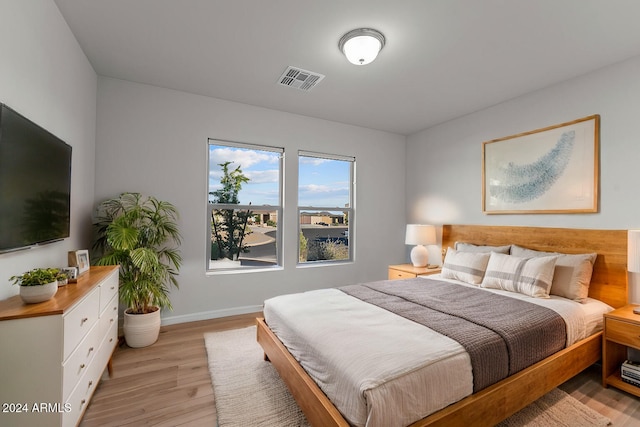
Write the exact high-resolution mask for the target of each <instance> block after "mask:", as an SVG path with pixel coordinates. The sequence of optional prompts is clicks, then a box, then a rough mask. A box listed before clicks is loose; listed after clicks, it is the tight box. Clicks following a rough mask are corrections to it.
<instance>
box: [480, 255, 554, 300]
mask: <svg viewBox="0 0 640 427" xmlns="http://www.w3.org/2000/svg"><path fill="white" fill-rule="evenodd" d="M557 258H558V257H557V256H545V257H537V258H521V257H517V256H513V255H504V254H499V253H496V252H492V253H491V257H490V258H489V263H488V264H487V270H486V271H485V274H484V278H483V279H482V284H481V286H482V287H483V288H492V289H504V290H505V291H511V292H518V293H521V294H524V295H529V296H532V297H536V298H549V290H550V289H551V282H552V280H553V272H554V268H555V265H556V259H557Z"/></svg>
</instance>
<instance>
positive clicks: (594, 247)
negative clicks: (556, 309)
mask: <svg viewBox="0 0 640 427" xmlns="http://www.w3.org/2000/svg"><path fill="white" fill-rule="evenodd" d="M626 241H627V240H626V230H578V229H560V228H540V227H497V226H469V225H446V226H443V231H442V242H443V247H444V248H447V247H452V246H453V245H454V242H468V243H472V244H476V245H495V246H498V245H511V244H515V245H520V246H522V247H525V248H529V249H532V250H537V251H545V252H562V253H565V254H583V253H589V252H594V253H597V254H598V256H597V258H596V259H595V263H594V265H593V274H592V277H591V285H590V287H589V297H591V298H595V299H597V300H600V301H603V302H605V303H606V304H608V305H610V306H611V307H614V308H616V307H620V306H622V305H624V304H625V303H626V299H627V279H626V251H627V246H626ZM416 280H423V279H416ZM425 280H426V279H425ZM407 283H408V282H407ZM257 339H258V342H259V343H260V344H261V345H262V347H263V349H264V352H265V358H268V360H270V361H271V362H272V363H273V365H274V367H275V368H276V369H277V370H278V372H279V374H280V376H281V377H282V379H283V380H284V381H285V383H286V384H287V386H288V387H289V389H290V390H291V392H292V394H293V396H294V398H295V399H296V401H297V402H298V404H299V405H300V407H301V408H302V410H303V411H304V412H305V415H306V416H307V418H308V420H309V421H310V422H311V424H312V425H319V426H331V425H335V426H347V425H349V423H348V422H347V421H346V419H345V418H344V417H343V415H342V414H341V413H340V411H338V410H337V409H336V406H335V405H334V404H333V403H332V401H331V400H329V398H327V396H326V395H325V394H324V393H323V392H322V390H321V389H320V387H319V386H318V384H316V382H315V381H314V380H313V379H312V377H311V376H310V375H309V374H308V373H307V371H305V369H304V368H302V366H301V365H300V363H298V361H297V360H296V358H294V357H293V356H292V355H291V353H290V352H289V350H288V348H287V347H286V346H285V345H284V344H282V342H281V341H280V339H278V337H277V336H276V334H275V333H274V332H273V331H272V330H271V329H270V327H269V325H268V324H267V323H266V322H265V320H264V319H258V337H257ZM601 341H602V333H601V332H597V333H595V334H592V335H590V336H588V337H586V338H581V339H579V340H578V341H577V342H575V343H572V344H571V345H570V346H569V347H566V348H564V349H561V350H559V351H557V352H554V353H553V354H552V355H550V356H548V357H545V358H544V359H543V360H541V361H539V362H537V363H535V364H534V365H532V366H530V367H528V368H526V369H523V370H519V371H518V372H517V373H515V374H513V375H511V376H508V377H507V378H505V379H502V380H500V381H499V382H497V383H495V384H493V385H490V386H488V387H485V388H482V389H481V390H480V391H478V392H475V393H473V394H470V395H469V396H467V397H462V398H460V400H458V401H456V402H455V403H452V404H449V405H448V406H446V407H445V408H444V409H440V410H437V411H436V412H434V413H432V414H431V415H429V416H427V417H426V418H422V419H418V420H415V422H414V420H413V419H411V418H408V419H411V422H408V423H407V424H411V425H413V426H427V425H448V426H449V425H461V426H462V425H469V424H471V423H473V425H487V426H491V425H495V424H496V423H498V422H500V421H501V420H503V419H505V418H507V417H508V416H510V415H511V414H513V413H515V412H517V411H518V410H520V409H522V408H523V407H525V406H526V405H528V404H529V403H531V402H533V401H534V400H536V399H537V398H539V397H541V396H542V395H544V394H545V393H547V392H548V391H550V390H551V389H553V388H554V387H556V386H558V385H559V384H561V383H563V382H564V381H566V380H567V379H569V378H571V377H572V376H574V375H576V374H577V373H579V372H581V371H582V370H583V369H585V368H586V367H588V366H590V365H591V364H593V363H595V362H596V361H598V359H599V358H600V353H601ZM289 345H291V344H289ZM293 352H294V353H295V349H293ZM302 363H303V364H305V361H303V362H302ZM307 369H309V367H307ZM314 376H316V377H317V373H315V374H314ZM480 423H482V424H480Z"/></svg>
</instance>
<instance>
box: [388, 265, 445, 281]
mask: <svg viewBox="0 0 640 427" xmlns="http://www.w3.org/2000/svg"><path fill="white" fill-rule="evenodd" d="M441 270H442V268H441V267H439V266H438V267H435V268H427V267H414V266H413V265H411V264H397V265H390V266H389V280H396V279H411V278H412V277H418V276H428V275H430V274H437V273H440V271H441Z"/></svg>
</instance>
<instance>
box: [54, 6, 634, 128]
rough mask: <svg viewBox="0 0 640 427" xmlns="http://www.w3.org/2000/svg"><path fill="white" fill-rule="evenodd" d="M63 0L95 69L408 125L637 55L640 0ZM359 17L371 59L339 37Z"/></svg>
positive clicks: (279, 106)
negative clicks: (290, 74)
mask: <svg viewBox="0 0 640 427" xmlns="http://www.w3.org/2000/svg"><path fill="white" fill-rule="evenodd" d="M55 1H56V3H57V4H58V7H59V8H60V11H61V12H62V15H63V16H64V18H65V19H66V21H67V22H68V24H69V26H70V27H71V30H72V31H73V33H74V34H75V36H76V38H77V39H78V42H79V43H80V45H81V46H82V49H83V50H84V52H85V53H86V55H87V57H88V58H89V61H91V64H92V65H93V67H94V68H95V70H96V72H97V73H98V74H99V75H102V76H109V77H114V78H119V79H125V80H130V81H133V82H140V83H147V84H151V85H156V86H161V87H165V88H171V89H177V90H181V91H186V92H191V93H196V94H201V95H206V96H212V97H216V98H221V99H226V100H231V101H237V102H242V103H245V104H251V105H257V106H261V107H266V108H272V109H275V110H281V111H288V112H292V113H297V114H302V115H306V116H312V117H317V118H322V119H327V120H333V121H337V122H343V123H348V124H354V125H358V126H365V127H368V128H373V129H381V130H386V131H389V132H395V133H399V134H405V135H408V134H411V133H414V132H417V131H419V130H422V129H425V128H427V127H430V126H432V125H434V124H437V123H441V122H444V121H447V120H450V119H453V118H456V117H460V116H462V115H465V114H468V113H471V112H473V111H477V110H480V109H482V108H486V107H488V106H491V105H495V104H497V103H500V102H502V101H505V100H508V99H511V98H514V97H517V96H519V95H522V94H524V93H527V92H530V91H533V90H536V89H539V88H543V87H546V86H549V85H552V84H554V83H556V82H559V81H562V80H566V79H569V78H572V77H575V76H578V75H581V74H584V73H587V72H589V71H592V70H595V69H598V68H601V67H604V66H606V65H609V64H612V63H615V62H619V61H622V60H625V59H627V58H630V57H633V56H636V55H640V24H639V23H638V18H640V1H637V0H395V1H391V0H388V1H382V0H321V1H314V2H311V1H304V0H268V1H267V0H90V1H88V0H55ZM358 27H370V28H375V29H377V30H379V31H381V32H382V33H383V34H384V35H385V37H386V39H387V44H386V46H385V47H384V49H383V50H382V52H381V53H380V56H379V57H378V59H377V60H376V61H374V62H373V63H372V64H370V65H365V66H355V65H351V64H350V63H348V62H347V60H346V59H345V58H344V56H343V55H342V54H341V53H340V51H339V50H338V40H339V39H340V37H341V36H342V35H343V34H344V33H346V32H347V31H350V30H352V29H354V28H358ZM289 65H293V66H295V67H300V68H303V69H307V70H310V71H314V72H317V73H320V74H324V75H326V78H325V79H324V80H323V81H322V82H320V83H319V84H318V85H317V86H316V87H315V88H314V89H313V90H311V91H310V92H303V91H299V90H296V89H292V88H288V87H284V86H281V85H278V84H277V81H278V78H279V77H280V75H281V74H282V72H283V71H284V70H285V68H286V67H287V66H289Z"/></svg>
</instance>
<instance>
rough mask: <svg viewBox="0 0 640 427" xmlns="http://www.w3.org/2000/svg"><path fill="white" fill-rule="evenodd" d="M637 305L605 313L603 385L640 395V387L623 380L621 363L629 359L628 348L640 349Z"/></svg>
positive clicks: (639, 321) (639, 319) (639, 315)
mask: <svg viewBox="0 0 640 427" xmlns="http://www.w3.org/2000/svg"><path fill="white" fill-rule="evenodd" d="M635 307H637V306H636V305H627V306H625V307H622V308H619V309H617V310H614V311H612V312H611V313H607V314H605V315H604V335H603V337H602V385H603V386H604V387H607V386H614V387H616V388H619V389H620V390H624V391H626V392H627V393H631V394H633V395H635V396H640V387H636V386H634V385H631V384H628V383H626V382H624V381H622V379H621V377H620V365H622V362H624V361H625V360H626V359H627V348H628V347H632V348H635V349H640V314H635V313H634V312H633V309H634V308H635Z"/></svg>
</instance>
